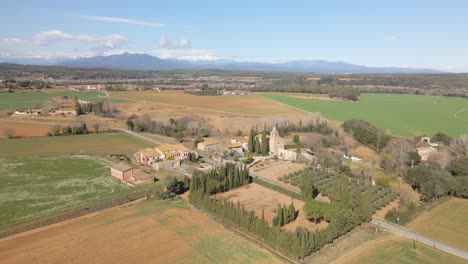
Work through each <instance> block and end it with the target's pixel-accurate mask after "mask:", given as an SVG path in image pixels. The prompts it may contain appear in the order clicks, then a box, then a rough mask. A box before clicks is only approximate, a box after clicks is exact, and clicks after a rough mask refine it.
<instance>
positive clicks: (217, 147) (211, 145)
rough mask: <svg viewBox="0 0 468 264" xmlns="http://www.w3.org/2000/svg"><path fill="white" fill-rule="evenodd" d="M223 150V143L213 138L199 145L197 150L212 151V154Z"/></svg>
mask: <svg viewBox="0 0 468 264" xmlns="http://www.w3.org/2000/svg"><path fill="white" fill-rule="evenodd" d="M222 148H223V143H222V142H221V141H219V140H217V139H213V138H210V139H206V140H205V141H203V142H200V143H198V144H197V149H199V150H204V151H210V152H216V151H221V150H222Z"/></svg>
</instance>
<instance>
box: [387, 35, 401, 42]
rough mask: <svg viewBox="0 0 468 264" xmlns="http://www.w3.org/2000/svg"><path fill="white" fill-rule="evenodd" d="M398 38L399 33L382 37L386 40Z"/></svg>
mask: <svg viewBox="0 0 468 264" xmlns="http://www.w3.org/2000/svg"><path fill="white" fill-rule="evenodd" d="M399 38H400V34H392V35H387V36H385V37H384V40H386V41H393V40H397V39H399Z"/></svg>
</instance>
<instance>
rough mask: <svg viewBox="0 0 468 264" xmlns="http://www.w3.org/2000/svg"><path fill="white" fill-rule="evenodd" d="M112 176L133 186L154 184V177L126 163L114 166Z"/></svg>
mask: <svg viewBox="0 0 468 264" xmlns="http://www.w3.org/2000/svg"><path fill="white" fill-rule="evenodd" d="M111 176H112V177H115V178H117V179H119V180H121V181H124V182H126V183H129V184H131V185H137V184H144V183H152V182H154V177H153V176H151V175H150V174H148V173H146V172H144V171H142V170H140V169H136V168H133V167H132V166H130V165H127V164H124V163H118V164H115V165H113V166H112V167H111Z"/></svg>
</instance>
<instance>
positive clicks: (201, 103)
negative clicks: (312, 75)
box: [110, 91, 298, 116]
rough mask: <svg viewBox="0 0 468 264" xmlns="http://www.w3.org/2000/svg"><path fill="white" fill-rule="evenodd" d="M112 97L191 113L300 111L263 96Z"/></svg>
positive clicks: (149, 94) (141, 94) (137, 94)
mask: <svg viewBox="0 0 468 264" xmlns="http://www.w3.org/2000/svg"><path fill="white" fill-rule="evenodd" d="M110 98H113V99H124V100H133V101H136V102H140V103H149V104H157V105H158V107H155V108H156V109H160V108H171V109H177V110H179V111H180V110H183V108H189V109H190V111H191V112H193V111H196V112H200V113H204V112H208V113H217V114H240V115H252V116H273V115H290V114H293V115H294V114H297V113H298V111H297V110H296V109H293V108H289V107H287V106H284V105H281V104H278V103H275V102H274V101H271V100H268V99H266V98H265V97H263V96H260V95H229V96H228V95H226V96H196V95H190V94H185V93H184V92H181V91H164V92H111V93H110Z"/></svg>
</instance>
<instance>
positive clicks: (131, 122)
mask: <svg viewBox="0 0 468 264" xmlns="http://www.w3.org/2000/svg"><path fill="white" fill-rule="evenodd" d="M125 123H126V124H127V128H128V129H129V130H132V131H133V128H134V127H135V125H134V124H133V121H132V119H130V117H129V118H128V119H127V121H126V122H125Z"/></svg>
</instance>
